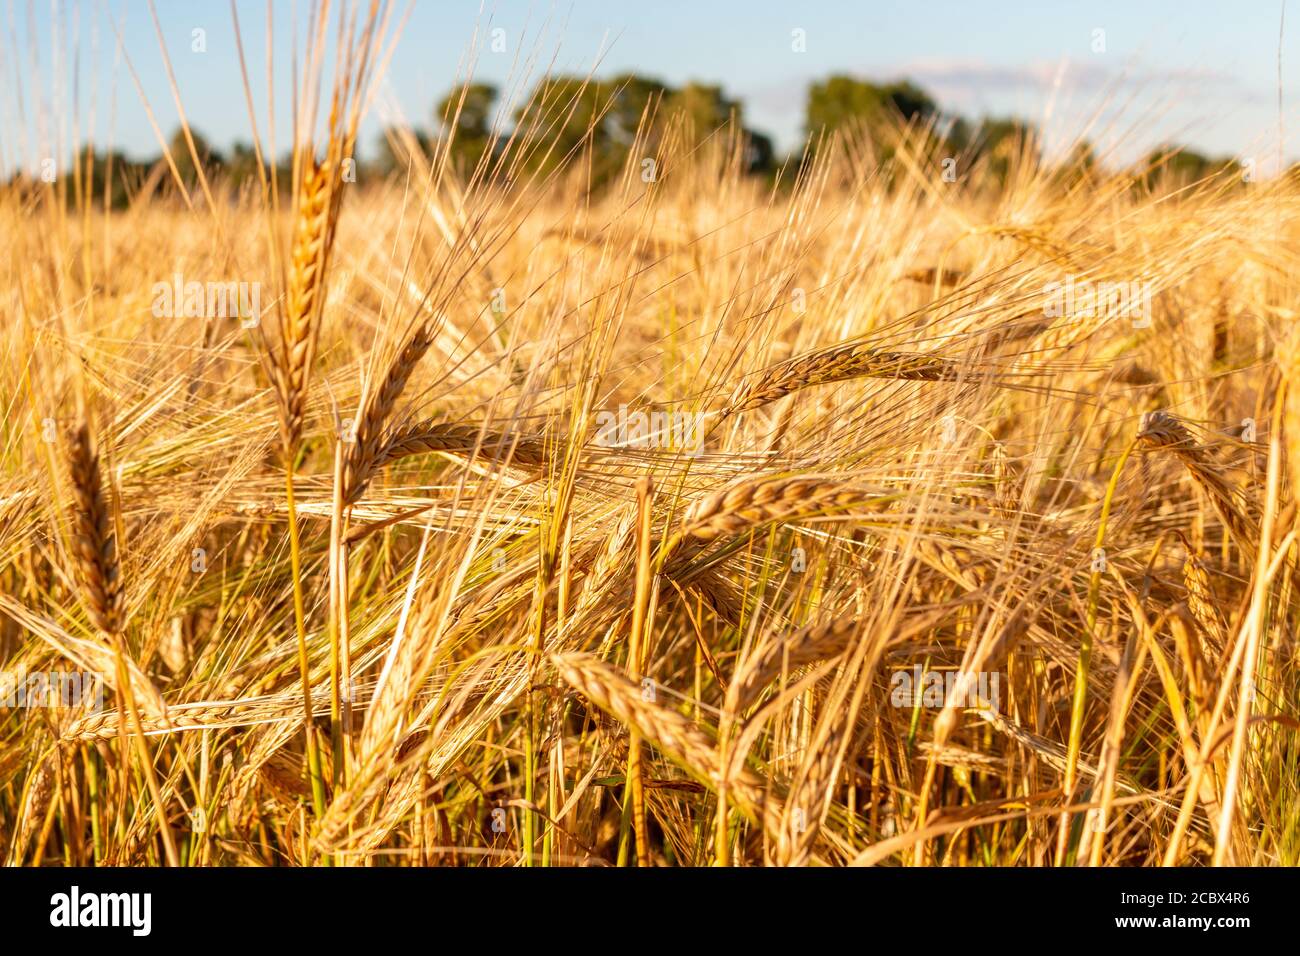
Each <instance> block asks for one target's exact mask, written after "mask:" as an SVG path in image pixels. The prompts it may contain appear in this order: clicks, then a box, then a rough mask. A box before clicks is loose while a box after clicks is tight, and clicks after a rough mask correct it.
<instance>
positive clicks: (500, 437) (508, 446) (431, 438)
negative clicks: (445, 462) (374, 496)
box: [374, 421, 546, 468]
mask: <svg viewBox="0 0 1300 956" xmlns="http://www.w3.org/2000/svg"><path fill="white" fill-rule="evenodd" d="M433 452H450V453H451V454H456V455H475V454H477V455H484V456H487V457H490V458H496V457H501V458H505V457H507V456H508V457H509V459H510V461H511V462H512V463H513V464H517V465H542V464H543V463H544V462H545V461H546V449H545V447H544V446H543V444H542V442H541V441H540V440H539V439H536V438H523V437H520V436H517V435H508V434H504V433H501V432H491V431H484V430H483V429H481V428H480V427H479V426H478V425H473V424H469V425H456V424H436V425H435V424H433V423H432V422H427V421H425V422H419V423H417V424H415V425H411V426H410V427H408V428H403V429H400V430H398V431H396V432H394V433H393V434H392V435H391V436H390V437H389V439H388V441H387V442H386V443H385V444H384V449H383V451H382V452H380V454H379V457H378V458H377V459H376V460H375V464H374V467H376V468H379V467H381V466H383V465H386V464H388V463H389V462H391V461H396V460H398V459H400V458H408V457H410V456H411V455H427V454H430V453H433Z"/></svg>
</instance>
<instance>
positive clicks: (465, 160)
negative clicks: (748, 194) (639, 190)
mask: <svg viewBox="0 0 1300 956" xmlns="http://www.w3.org/2000/svg"><path fill="white" fill-rule="evenodd" d="M506 112H508V113H509V116H508V117H507V116H505V115H503V114H504V113H506ZM900 124H905V125H910V126H913V127H915V128H917V129H924V130H926V131H927V132H928V134H929V135H930V136H931V137H932V140H933V141H934V142H937V143H938V145H939V151H940V154H941V155H946V156H950V157H961V165H962V167H963V168H966V169H968V168H971V167H972V166H973V165H974V163H976V162H980V163H982V164H983V166H984V168H985V169H986V170H987V172H988V173H990V174H991V175H992V176H993V177H994V178H995V179H999V178H1004V177H1005V175H1006V173H1007V170H1008V168H1009V165H1010V163H1011V161H1012V156H1013V155H1014V154H1015V153H1016V152H1017V151H1020V152H1025V151H1028V152H1030V153H1034V152H1036V150H1037V149H1038V146H1037V141H1036V133H1035V130H1034V129H1033V127H1032V126H1031V125H1029V124H1027V123H1025V122H1023V121H1021V120H1018V119H1012V118H997V117H982V118H978V119H971V118H967V117H963V116H960V115H956V114H950V113H947V112H945V111H944V110H942V109H941V108H940V106H939V104H938V103H937V101H936V100H935V99H934V98H933V97H932V96H931V95H930V94H929V93H928V92H927V91H925V90H924V89H922V88H921V87H919V86H917V85H916V84H914V83H912V82H910V81H907V80H903V81H899V82H894V83H875V82H871V81H869V80H865V79H861V78H858V77H853V76H848V75H834V76H830V77H827V78H826V79H824V80H821V81H818V82H814V83H813V84H811V85H810V86H809V89H808V93H807V99H806V103H805V110H804V133H805V141H804V142H803V143H802V144H801V145H800V146H799V147H798V149H797V150H796V153H795V154H794V155H792V156H779V155H778V154H777V151H776V149H775V147H774V145H773V142H772V140H771V138H770V137H769V136H767V135H766V134H764V133H762V132H760V131H758V130H755V129H752V128H751V127H750V126H749V125H748V124H747V122H746V117H745V114H744V107H743V104H742V103H740V102H739V101H738V100H735V99H732V98H731V97H729V96H728V95H727V94H726V92H725V91H724V90H723V88H722V87H721V86H717V85H711V84H705V83H687V84H685V85H684V86H680V87H675V86H671V85H669V84H667V83H664V82H662V81H660V80H657V79H654V78H650V77H646V76H642V75H639V74H634V73H626V74H622V75H618V76H613V77H610V78H608V79H591V78H588V77H580V76H554V77H548V78H545V79H543V80H541V81H540V82H539V83H538V84H537V86H536V87H535V88H534V89H533V91H532V93H531V95H530V96H528V97H527V98H525V99H524V100H522V101H521V103H520V104H519V105H517V106H515V107H514V108H513V109H511V110H508V111H507V110H506V109H505V107H503V106H502V104H501V102H500V91H499V90H498V89H497V88H496V87H495V86H493V85H491V84H488V83H472V84H468V85H465V86H461V87H457V88H456V89H454V90H452V91H451V92H449V93H448V94H447V95H446V96H444V97H443V98H442V99H441V100H440V101H439V102H438V103H437V104H436V106H435V108H434V110H433V112H432V116H431V121H430V123H429V124H428V125H427V126H419V125H417V126H416V127H415V128H414V129H404V128H403V129H397V128H394V129H388V130H384V131H383V132H382V133H381V135H380V136H379V140H378V143H377V144H376V147H377V148H376V149H375V151H374V154H373V158H371V159H370V160H368V161H364V162H360V161H359V162H358V165H357V169H356V172H357V174H358V176H360V177H366V176H380V177H383V176H389V175H392V174H394V173H397V172H400V171H402V170H404V169H406V168H407V165H408V163H409V161H410V159H411V158H412V157H411V155H410V154H411V152H412V151H413V150H419V151H421V152H422V153H424V154H425V155H426V156H428V155H432V153H433V150H434V149H435V148H442V149H445V150H446V151H447V154H448V158H449V160H450V162H451V163H452V165H453V166H454V167H456V168H457V169H458V170H459V171H460V172H462V173H463V174H466V175H469V174H472V173H473V172H474V171H475V170H483V171H489V170H491V169H493V168H494V167H500V166H504V165H505V162H506V159H505V153H506V150H507V143H508V142H509V141H510V138H511V135H512V133H513V134H514V138H515V142H516V144H517V145H519V146H520V147H521V148H520V151H519V153H518V154H517V155H515V156H513V157H511V158H510V160H509V162H510V166H511V169H512V171H522V172H525V173H546V172H549V171H551V170H554V169H557V168H559V166H560V165H561V164H562V163H564V162H566V161H567V160H569V159H572V158H574V157H577V156H581V157H582V158H583V159H584V160H585V161H586V163H587V166H586V169H587V170H588V172H589V176H590V180H591V183H592V185H593V187H597V188H598V187H600V186H602V185H604V184H607V183H609V182H611V181H612V180H614V179H615V178H616V177H618V176H619V175H620V174H621V173H622V171H623V170H625V169H626V168H627V165H628V161H629V159H631V158H633V157H632V153H633V151H634V150H636V151H638V152H637V158H640V157H641V156H652V155H654V154H655V152H656V150H658V149H659V148H660V147H661V146H662V145H663V144H664V142H665V139H666V138H668V137H676V138H677V139H678V141H679V142H682V143H686V144H687V145H689V146H697V145H699V144H702V143H704V142H706V141H707V140H709V139H710V138H711V137H716V136H725V135H728V134H730V135H733V136H735V137H737V138H736V140H735V141H734V143H733V145H734V146H736V147H737V150H736V155H737V156H738V157H739V158H740V162H741V163H742V164H743V169H744V171H745V172H747V173H749V174H751V175H755V176H767V177H773V176H774V174H775V172H776V170H777V169H778V168H780V167H782V166H785V165H789V164H791V163H794V164H798V163H801V162H806V161H807V160H808V159H809V158H811V157H812V156H813V155H815V154H816V152H817V150H818V149H819V148H821V145H822V144H824V143H825V142H826V140H827V137H829V136H830V135H831V134H833V133H835V132H837V131H839V132H840V133H842V134H843V135H845V136H848V137H851V138H854V139H855V140H856V141H857V142H860V143H863V144H867V145H869V146H870V147H871V149H872V152H873V155H874V158H875V159H876V160H877V161H878V162H881V163H887V162H888V161H889V159H890V158H891V156H892V149H891V146H890V144H891V143H892V142H893V141H894V139H895V135H894V134H895V132H896V131H897V130H898V129H899V128H900ZM191 134H192V136H193V140H194V146H195V150H194V151H195V153H197V155H198V158H199V161H200V163H201V164H202V165H203V167H204V171H205V173H207V174H209V175H210V177H211V178H214V179H220V180H224V181H225V182H226V183H227V184H228V185H229V186H231V187H232V188H234V189H235V190H240V189H244V188H256V186H257V182H258V170H257V156H256V153H255V151H254V149H253V147H252V146H251V145H249V144H247V143H235V144H234V145H233V146H232V147H231V148H230V149H229V150H228V151H223V150H220V149H217V148H216V147H215V146H213V145H212V144H211V143H209V142H208V141H207V140H206V139H205V138H204V137H203V135H202V134H201V133H199V132H198V131H197V130H191ZM169 151H170V153H171V156H172V159H173V162H174V163H175V165H176V171H177V173H178V174H179V177H180V179H181V181H182V182H184V183H185V184H186V185H187V187H189V186H193V185H195V184H196V183H197V180H198V172H197V170H196V168H195V164H194V161H193V158H192V156H191V152H190V149H189V146H188V144H187V142H186V140H185V137H184V135H183V132H182V131H180V130H177V131H176V133H175V134H174V135H173V136H172V138H171V141H170V143H169ZM1070 159H1071V163H1070V165H1071V166H1072V167H1073V168H1075V169H1086V168H1088V167H1090V166H1092V165H1094V164H1095V162H1096V161H1095V157H1094V156H1093V153H1092V150H1091V147H1089V146H1088V145H1087V144H1080V146H1079V147H1077V149H1076V152H1075V154H1074V155H1072V156H1071V157H1070ZM75 160H76V167H75V169H73V168H70V169H69V170H67V171H66V172H67V173H69V174H71V173H74V172H75V175H67V176H64V175H48V172H49V170H43V174H42V175H38V176H32V175H29V174H28V175H23V176H21V177H17V178H21V179H24V180H33V179H39V178H44V179H46V180H47V181H53V182H65V183H66V182H67V181H69V180H72V181H75V183H76V184H77V185H78V186H79V187H80V188H81V190H82V191H83V193H88V194H89V195H92V196H94V197H95V199H96V201H101V200H102V199H103V198H104V197H105V196H107V199H108V201H109V202H110V203H111V205H113V206H114V207H121V206H125V205H127V204H128V203H129V202H130V200H131V198H132V197H133V196H134V195H137V194H138V193H139V192H140V191H141V190H143V189H146V188H154V189H157V190H160V191H163V192H166V191H167V190H169V189H171V188H173V184H172V182H171V177H170V176H169V175H166V173H167V169H166V166H165V163H164V162H163V159H162V157H161V156H158V157H154V158H150V159H146V160H143V161H138V160H132V159H130V158H129V157H128V156H126V155H125V154H124V153H122V152H120V151H115V152H113V153H111V154H108V153H105V152H102V151H101V152H93V153H92V152H90V151H83V152H82V153H81V154H80V155H79V156H77V157H75ZM953 164H954V166H955V164H956V161H955V160H953ZM1233 168H1242V167H1241V164H1239V163H1238V162H1237V161H1236V160H1235V159H1232V158H1222V157H1220V158H1211V157H1209V156H1205V155H1202V154H1201V153H1198V152H1196V151H1194V150H1191V149H1187V148H1184V147H1177V146H1165V147H1160V148H1158V149H1156V150H1153V151H1152V152H1151V153H1150V154H1149V155H1148V156H1146V157H1145V158H1144V160H1143V162H1142V163H1140V164H1139V175H1141V176H1142V177H1144V178H1145V179H1147V180H1148V181H1150V182H1151V183H1152V184H1153V185H1154V184H1155V183H1156V182H1157V181H1159V182H1168V181H1169V180H1171V179H1174V180H1177V181H1180V182H1194V181H1197V180H1200V179H1203V178H1205V177H1207V176H1210V175H1213V174H1215V173H1217V172H1221V171H1223V170H1226V169H1233ZM290 170H291V157H288V156H286V157H282V158H280V159H279V160H278V161H277V162H276V163H275V165H274V169H273V171H272V172H273V174H274V175H275V176H277V177H278V178H279V180H280V182H281V185H282V186H284V187H286V188H287V187H288V185H289V179H290ZM1250 172H1253V170H1250ZM952 178H953V180H954V181H955V179H957V178H958V177H957V176H956V175H954V176H953V177H952Z"/></svg>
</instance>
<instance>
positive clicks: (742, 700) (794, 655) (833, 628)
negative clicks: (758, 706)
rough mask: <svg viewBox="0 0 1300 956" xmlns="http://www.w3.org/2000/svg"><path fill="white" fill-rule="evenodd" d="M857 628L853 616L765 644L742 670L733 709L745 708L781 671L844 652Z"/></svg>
mask: <svg viewBox="0 0 1300 956" xmlns="http://www.w3.org/2000/svg"><path fill="white" fill-rule="evenodd" d="M857 625H858V620H857V618H855V617H841V618H833V619H831V620H829V621H823V622H821V623H819V624H810V625H808V626H807V627H801V628H799V630H797V631H795V632H794V633H792V634H789V635H787V636H786V637H784V638H777V639H773V640H771V641H769V642H768V643H767V644H766V645H765V646H764V647H763V648H762V650H760V651H759V652H758V654H756V655H754V657H753V658H752V659H751V663H750V664H749V665H748V666H747V667H746V668H745V674H744V676H743V677H742V679H741V680H740V682H739V686H738V687H737V689H736V702H737V708H738V709H740V710H745V709H747V708H748V707H749V706H750V705H751V704H753V703H754V701H755V700H757V699H758V695H759V694H761V693H762V692H763V689H764V688H765V687H767V685H768V684H770V683H772V681H774V680H776V678H778V677H780V676H781V673H782V672H783V671H787V672H788V671H794V670H797V669H798V668H800V667H803V666H804V665H805V664H812V663H815V662H817V661H824V660H827V659H829V658H832V657H837V656H839V655H840V654H842V653H844V651H845V650H846V649H847V648H848V646H849V642H850V641H851V640H852V639H853V635H854V634H856V633H857Z"/></svg>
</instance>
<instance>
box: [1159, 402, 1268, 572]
mask: <svg viewBox="0 0 1300 956" xmlns="http://www.w3.org/2000/svg"><path fill="white" fill-rule="evenodd" d="M1138 441H1139V442H1140V443H1141V444H1143V445H1145V446H1146V447H1147V448H1152V449H1160V450H1162V451H1168V452H1170V453H1172V454H1173V456H1174V457H1175V458H1177V459H1178V460H1179V461H1180V462H1181V463H1182V465H1183V467H1184V468H1186V469H1187V474H1188V475H1189V476H1190V477H1191V479H1192V481H1194V482H1195V483H1196V484H1197V485H1198V486H1199V487H1200V489H1201V490H1202V491H1204V492H1205V496H1206V497H1207V498H1209V500H1210V504H1211V505H1212V506H1213V508H1214V510H1215V512H1216V513H1217V514H1218V516H1219V519H1220V520H1221V521H1222V522H1223V525H1224V527H1226V528H1227V529H1228V533H1229V534H1230V535H1231V536H1232V538H1233V540H1234V541H1236V543H1237V546H1238V547H1240V548H1241V549H1242V550H1243V551H1244V552H1245V553H1247V554H1254V553H1255V550H1256V549H1257V548H1258V546H1259V524H1258V523H1257V522H1256V521H1255V519H1254V518H1253V517H1252V516H1251V514H1250V512H1249V511H1248V510H1247V509H1246V505H1245V501H1244V500H1243V497H1242V495H1241V493H1240V492H1239V491H1237V490H1236V489H1234V487H1233V485H1232V484H1231V483H1230V482H1229V481H1228V479H1227V478H1226V477H1225V476H1224V473H1223V469H1222V468H1221V467H1220V466H1219V465H1218V464H1216V463H1215V461H1214V459H1213V457H1211V455H1210V453H1209V451H1208V450H1207V449H1206V448H1205V446H1204V445H1202V444H1200V443H1199V442H1197V440H1196V438H1195V437H1194V436H1193V435H1192V432H1191V430H1190V429H1189V428H1188V427H1187V425H1186V424H1184V423H1183V421H1182V420H1181V419H1179V418H1178V417H1177V416H1175V415H1171V414H1170V413H1169V412H1163V411H1156V412H1147V413H1146V414H1145V415H1143V416H1142V422H1141V424H1140V425H1139V426H1138Z"/></svg>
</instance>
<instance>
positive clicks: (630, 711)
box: [549, 654, 766, 816]
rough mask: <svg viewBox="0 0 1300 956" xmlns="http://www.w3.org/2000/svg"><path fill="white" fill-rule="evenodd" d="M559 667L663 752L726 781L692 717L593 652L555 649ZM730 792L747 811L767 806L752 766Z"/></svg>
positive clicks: (707, 781)
mask: <svg viewBox="0 0 1300 956" xmlns="http://www.w3.org/2000/svg"><path fill="white" fill-rule="evenodd" d="M549 657H550V661H551V663H552V664H554V665H555V668H556V670H557V671H558V672H559V674H560V677H562V678H563V679H564V681H565V683H567V684H568V685H569V686H570V687H572V688H573V689H574V690H576V691H578V693H580V694H582V696H583V697H585V698H587V700H589V701H591V703H593V704H595V705H596V706H597V707H599V708H600V709H601V710H603V711H605V713H607V714H609V715H610V716H612V717H614V718H615V719H616V720H618V721H620V722H621V723H623V724H625V725H627V726H628V727H630V728H633V729H635V730H636V731H637V732H638V733H639V734H640V735H641V737H642V738H643V739H644V740H645V741H646V742H648V743H650V744H653V745H654V746H655V747H656V748H657V749H658V750H659V751H660V752H661V753H663V754H664V756H666V757H668V758H669V759H670V760H672V761H673V762H674V763H675V764H677V765H678V766H679V767H681V768H682V769H683V770H685V771H686V772H687V773H689V774H690V775H691V776H693V777H695V778H696V779H697V780H699V781H700V783H703V784H704V785H705V786H707V787H709V788H710V789H713V790H716V789H717V787H718V786H719V784H720V783H722V782H723V773H722V761H721V760H720V759H719V757H718V751H717V748H716V747H715V746H714V743H713V741H712V740H710V739H709V738H708V736H706V735H705V734H704V733H703V732H702V731H701V730H699V729H698V728H696V727H695V725H694V724H692V723H691V721H689V720H688V719H687V718H685V717H683V716H682V715H681V714H679V713H677V711H675V710H669V709H667V708H664V707H660V706H659V705H657V704H654V703H651V702H650V701H647V700H645V699H643V698H642V696H641V689H640V688H639V687H638V686H637V685H635V684H633V683H632V682H631V681H630V680H628V679H627V678H626V677H625V676H623V674H621V673H619V672H618V671H616V670H614V669H613V668H612V667H610V666H609V665H607V664H603V663H601V662H600V661H599V660H597V659H596V658H594V657H592V656H591V655H590V654H552V655H550V656H549ZM726 785H727V788H728V790H727V792H728V795H729V796H730V797H731V798H732V799H733V800H735V801H736V803H737V805H738V806H739V807H740V809H742V810H743V811H744V812H745V813H746V814H748V815H750V816H755V815H756V814H757V813H758V812H759V810H761V808H762V807H763V804H764V800H765V796H766V795H765V793H764V791H763V785H762V781H761V780H759V778H758V777H757V776H756V775H754V774H753V773H751V772H750V771H748V770H741V771H739V772H737V773H735V774H733V775H732V776H731V777H730V779H728V780H727V781H726Z"/></svg>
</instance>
